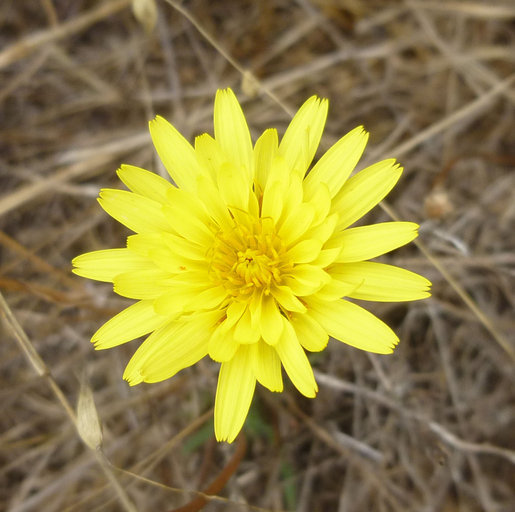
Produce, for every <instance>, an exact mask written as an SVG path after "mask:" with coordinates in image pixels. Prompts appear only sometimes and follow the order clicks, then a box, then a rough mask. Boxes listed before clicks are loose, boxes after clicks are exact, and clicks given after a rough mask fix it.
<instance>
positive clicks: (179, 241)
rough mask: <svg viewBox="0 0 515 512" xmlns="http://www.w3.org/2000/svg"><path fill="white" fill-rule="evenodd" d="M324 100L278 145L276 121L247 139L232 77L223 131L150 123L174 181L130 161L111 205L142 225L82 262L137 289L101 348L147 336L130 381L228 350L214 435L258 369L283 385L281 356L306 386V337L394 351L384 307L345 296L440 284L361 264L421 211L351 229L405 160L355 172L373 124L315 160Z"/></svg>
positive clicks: (221, 98)
mask: <svg viewBox="0 0 515 512" xmlns="http://www.w3.org/2000/svg"><path fill="white" fill-rule="evenodd" d="M327 107H328V103H327V100H320V99H319V98H317V97H315V96H314V97H312V98H310V99H308V100H307V101H306V102H305V103H304V105H302V107H301V108H300V109H299V111H298V112H297V114H296V115H295V117H294V118H293V120H292V121H291V123H290V125H289V126H288V129H287V130H286V132H285V134H284V136H283V137H282V139H281V141H280V142H279V138H278V135H277V131H276V130H275V129H269V130H266V131H265V132H264V133H263V134H262V135H261V136H260V137H259V139H258V140H257V141H256V143H255V145H252V141H251V137H250V133H249V129H248V127H247V123H246V120H245V117H244V115H243V112H242V110H241V107H240V105H239V103H238V100H237V99H236V97H235V95H234V94H233V92H232V91H231V90H230V89H226V90H219V91H218V92H217V95H216V99H215V109H214V133H215V136H214V138H213V137H211V136H210V135H208V134H204V135H201V136H199V137H197V138H196V140H195V146H194V147H192V146H191V145H190V144H189V143H188V142H187V141H186V140H185V139H184V138H183V137H182V136H181V135H180V134H179V132H178V131H177V130H176V129H175V128H174V127H173V126H172V125H171V124H169V123H168V122H167V121H165V120H164V119H163V118H161V117H156V118H155V119H154V120H153V121H151V122H150V133H151V136H152V140H153V142H154V145H155V148H156V150H157V153H158V154H159V157H160V158H161V160H162V162H163V164H164V165H165V167H166V169H167V171H168V172H169V174H170V176H171V178H172V179H173V181H174V182H175V184H176V185H177V186H175V185H174V184H172V183H170V182H169V181H167V180H165V179H163V178H161V177H160V176H158V175H156V174H153V173H151V172H149V171H146V170H144V169H140V168H138V167H133V166H130V165H122V167H121V168H120V169H119V171H118V175H119V177H120V179H121V180H122V181H123V183H124V184H125V185H126V186H127V187H128V188H129V189H130V191H123V190H112V189H103V190H102V191H101V192H100V198H99V202H100V205H101V206H102V208H104V210H105V211H106V212H107V213H108V214H109V215H111V216H112V217H114V218H115V219H116V220H118V221H119V222H121V223H122V224H124V225H125V226H127V227H128V228H129V229H131V230H133V231H134V232H135V233H136V234H134V235H131V236H129V237H128V239H127V247H126V248H122V249H108V250H101V251H95V252H90V253H86V254H83V255H81V256H78V257H77V258H75V259H74V261H73V264H74V266H75V269H74V272H75V273H76V274H78V275H80V276H83V277H88V278H90V279H96V280H99V281H107V282H112V283H113V284H114V291H115V292H116V293H118V294H120V295H122V296H124V297H128V298H131V299H136V300H137V301H138V302H136V303H134V304H133V305H131V306H129V307H128V308H127V309H125V310H124V311H122V312H121V313H119V314H118V315H116V316H115V317H113V318H112V319H111V320H109V321H108V322H107V323H105V324H104V325H103V326H102V327H101V328H100V329H99V330H98V331H97V332H96V333H95V334H94V335H93V338H92V342H93V343H94V344H95V347H96V348H98V349H105V348H110V347H114V346H116V345H120V344H122V343H125V342H127V341H130V340H132V339H134V338H137V337H140V336H143V335H147V334H149V333H150V335H149V336H148V337H147V339H146V340H145V341H144V342H143V343H142V344H141V345H140V347H139V348H138V349H137V350H136V352H135V354H134V355H133V357H132V359H131V360H130V362H129V364H128V365H127V368H126V370H125V373H124V379H126V380H127V381H128V382H129V383H130V384H131V385H134V384H138V383H140V382H158V381H162V380H164V379H167V378H169V377H172V376H173V375H174V374H176V373H177V372H178V371H180V370H182V369H184V368H186V367H188V366H191V365H193V364H195V363H196V362H197V361H199V360H200V359H202V358H203V357H205V356H206V355H209V357H210V358H211V359H213V360H214V361H217V362H219V363H221V367H220V374H219V379H218V387H217V392H216V404H215V434H216V437H217V439H218V440H227V441H229V442H231V441H233V440H234V438H235V437H236V435H237V434H238V432H239V431H240V429H241V427H242V425H243V423H244V421H245V418H246V416H247V412H248V409H249V407H250V403H251V401H252V396H253V394H254V389H255V385H256V381H257V382H259V383H260V384H262V385H263V386H265V387H266V388H268V389H269V390H271V391H282V389H283V381H282V367H284V369H285V371H286V374H287V375H288V376H289V378H290V379H291V381H292V382H293V384H294V385H295V386H296V387H297V389H298V390H299V391H300V392H301V393H302V394H303V395H305V396H307V397H314V396H315V394H316V392H317V385H316V382H315V379H314V376H313V371H312V368H311V365H310V363H309V361H308V358H307V357H306V350H307V351H311V352H317V351H321V350H323V349H324V348H325V347H326V345H327V342H328V339H329V336H332V337H334V338H335V339H337V340H340V341H342V342H344V343H347V344H349V345H352V346H354V347H357V348H360V349H363V350H367V351H370V352H376V353H380V354H387V353H390V352H392V351H393V349H394V347H395V345H396V344H397V342H398V338H397V336H396V335H395V334H394V333H393V331H392V330H391V329H390V328H389V327H388V326H387V325H386V324H384V323H383V322H382V321H381V320H379V319H378V318H376V317H375V316H374V315H372V314H371V313H369V312H368V311H366V310H365V309H363V308H362V307H360V306H358V305H356V304H355V303H353V302H351V301H349V300H347V299H348V298H351V299H353V298H354V299H364V300H373V301H408V300H416V299H422V298H425V297H428V296H429V287H430V282H429V281H428V280H427V279H425V278H423V277H421V276H419V275H417V274H414V273H412V272H409V271H407V270H404V269H401V268H398V267H395V266H391V265H386V264H383V263H377V262H371V261H367V260H369V259H371V258H375V257H376V256H379V255H381V254H384V253H386V252H389V251H391V250H393V249H396V248H397V247H400V246H402V245H404V244H406V243H408V242H410V241H411V240H413V239H414V238H415V237H416V236H417V227H418V226H417V225H416V224H414V223H411V222H385V223H381V224H376V225H371V226H360V227H349V226H351V225H352V224H353V223H354V222H355V221H356V220H358V219H359V218H360V217H362V216H363V215H364V214H365V213H367V212H368V211H369V210H370V209H371V208H373V207H374V206H375V205H376V204H377V203H378V202H379V201H381V200H382V199H383V198H384V197H385V196H386V194H387V193H388V192H389V191H390V190H391V189H392V187H393V186H394V185H395V183H396V182H397V180H398V178H399V176H400V175H401V171H402V168H401V167H400V166H399V165H398V164H396V163H395V160H393V159H389V160H383V161H381V162H378V163H376V164H374V165H371V166H370V167H367V168H366V169H364V170H362V171H361V172H359V173H357V174H356V175H355V176H353V177H351V178H349V176H350V174H351V172H352V171H353V169H354V167H355V166H356V164H357V162H358V160H359V159H360V157H361V155H362V153H363V151H364V149H365V145H366V142H367V138H368V134H367V132H365V130H364V129H363V128H362V127H358V128H355V129H354V130H352V131H351V132H349V133H348V134H347V135H345V136H344V137H343V138H342V139H340V140H339V141H338V142H336V144H334V146H332V147H331V148H330V149H329V150H328V151H327V152H326V153H325V154H324V155H323V156H322V157H321V158H320V159H319V160H318V162H317V163H316V164H315V165H314V167H313V168H312V169H311V170H310V171H309V173H308V168H309V167H310V165H311V162H312V160H313V158H314V155H315V152H316V150H317V147H318V144H319V141H320V138H321V136H322V131H323V128H324V124H325V120H326V116H327Z"/></svg>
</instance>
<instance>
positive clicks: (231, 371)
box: [215, 345, 256, 443]
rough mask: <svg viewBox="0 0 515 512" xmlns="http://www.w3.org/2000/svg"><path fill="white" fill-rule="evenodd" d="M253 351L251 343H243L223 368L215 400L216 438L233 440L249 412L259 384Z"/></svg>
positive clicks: (230, 441)
mask: <svg viewBox="0 0 515 512" xmlns="http://www.w3.org/2000/svg"><path fill="white" fill-rule="evenodd" d="M250 350H251V347H250V346H249V345H241V346H240V348H239V349H238V351H237V352H236V354H235V355H234V357H233V358H232V359H231V360H230V361H228V362H226V363H222V366H221V368H220V375H219V377H218V386H217V388H216V400H215V437H216V439H217V441H227V442H229V443H232V442H233V441H234V439H235V438H236V436H237V435H238V434H239V432H240V430H241V427H242V426H243V423H244V422H245V418H246V417H247V413H248V412H249V408H250V404H251V402H252V397H253V395H254V389H255V387H256V377H255V376H254V372H253V371H252V360H251V356H250Z"/></svg>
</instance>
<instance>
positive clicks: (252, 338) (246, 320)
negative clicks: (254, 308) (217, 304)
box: [234, 306, 260, 344]
mask: <svg viewBox="0 0 515 512" xmlns="http://www.w3.org/2000/svg"><path fill="white" fill-rule="evenodd" d="M259 338H260V333H259V331H258V330H256V329H253V328H252V316H251V313H250V308H249V307H248V306H247V307H246V308H245V311H244V312H243V315H241V318H240V319H239V320H238V322H237V323H236V325H235V327H234V339H235V340H236V341H237V342H238V343H243V344H250V343H256V341H258V340H259Z"/></svg>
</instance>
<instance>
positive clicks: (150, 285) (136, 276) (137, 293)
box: [113, 268, 173, 299]
mask: <svg viewBox="0 0 515 512" xmlns="http://www.w3.org/2000/svg"><path fill="white" fill-rule="evenodd" d="M171 277H173V276H172V275H171V274H170V272H166V271H164V270H161V269H160V268H147V269H144V270H136V271H133V272H126V273H124V274H118V275H117V276H115V278H114V279H113V284H114V291H115V292H116V293H118V294H119V295H121V296H122V297H128V298H129V299H155V298H156V297H159V296H160V295H162V294H163V293H165V292H167V291H168V290H169V289H170V283H169V282H167V280H169V279H170V278H171Z"/></svg>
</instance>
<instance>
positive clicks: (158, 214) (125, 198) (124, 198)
mask: <svg viewBox="0 0 515 512" xmlns="http://www.w3.org/2000/svg"><path fill="white" fill-rule="evenodd" d="M98 202H99V203H100V206H101V207H102V208H103V209H104V210H105V211H106V212H107V213H108V214H109V215H111V217H113V219H116V220H117V221H118V222H120V223H122V224H123V225H124V226H127V227H128V228H129V229H132V231H135V232H136V233H152V232H156V231H171V226H170V223H169V222H168V221H167V219H166V217H165V215H164V214H163V209H162V208H163V207H162V205H161V203H158V202H157V201H153V200H152V199H148V198H147V197H143V196H140V195H138V194H134V193H132V192H127V191H126V190H114V189H108V188H104V189H102V190H101V191H100V197H99V199H98Z"/></svg>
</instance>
